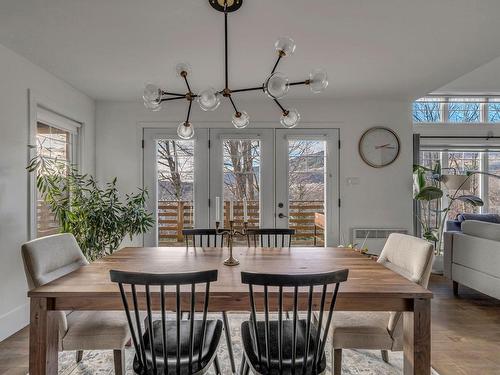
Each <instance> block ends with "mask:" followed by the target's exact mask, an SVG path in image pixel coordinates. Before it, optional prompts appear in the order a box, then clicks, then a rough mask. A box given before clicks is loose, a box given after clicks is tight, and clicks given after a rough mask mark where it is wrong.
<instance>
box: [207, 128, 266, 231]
mask: <svg viewBox="0 0 500 375" xmlns="http://www.w3.org/2000/svg"><path fill="white" fill-rule="evenodd" d="M224 139H259V140H260V179H259V181H260V185H261V191H260V225H261V226H262V227H267V228H272V227H274V142H273V139H274V130H273V129H257V128H253V129H241V130H239V129H227V128H225V129H213V128H212V129H210V157H209V159H210V160H211V163H212V165H211V169H210V202H213V204H211V208H213V209H211V210H210V227H211V228H215V197H216V196H220V197H222V192H223V187H224V181H223V175H224V173H223V150H222V141H223V140H224ZM264 184H265V188H264V189H262V188H263V187H264Z"/></svg>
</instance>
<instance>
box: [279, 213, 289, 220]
mask: <svg viewBox="0 0 500 375" xmlns="http://www.w3.org/2000/svg"><path fill="white" fill-rule="evenodd" d="M278 217H279V218H280V219H283V218H285V217H288V216H286V215H285V214H283V213H281V212H280V213H279V215H278Z"/></svg>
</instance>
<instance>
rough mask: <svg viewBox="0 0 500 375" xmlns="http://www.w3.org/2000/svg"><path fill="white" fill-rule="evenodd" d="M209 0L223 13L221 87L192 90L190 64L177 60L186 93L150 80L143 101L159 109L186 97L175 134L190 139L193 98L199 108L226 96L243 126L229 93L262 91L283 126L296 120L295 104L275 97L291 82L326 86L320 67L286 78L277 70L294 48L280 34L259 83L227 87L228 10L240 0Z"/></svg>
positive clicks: (316, 87) (315, 87)
mask: <svg viewBox="0 0 500 375" xmlns="http://www.w3.org/2000/svg"><path fill="white" fill-rule="evenodd" d="M208 2H209V4H210V5H211V6H212V7H213V8H214V9H216V10H218V11H221V12H223V13H224V75H225V82H224V88H223V89H221V90H215V89H214V88H212V87H209V88H207V89H205V90H202V91H201V92H199V93H198V94H194V93H193V91H192V90H191V86H190V85H189V81H188V77H189V76H190V75H191V67H190V65H189V64H185V63H180V64H177V66H176V67H175V69H176V72H177V74H178V76H179V77H180V78H181V79H182V80H183V81H184V83H185V85H186V89H187V93H186V94H180V93H175V92H170V91H166V90H163V89H161V88H159V87H158V86H155V85H153V84H147V85H146V87H145V88H144V94H143V96H142V97H143V99H144V105H145V106H146V108H148V109H150V110H152V111H159V110H160V109H161V106H162V103H163V102H166V101H171V100H179V99H186V100H187V101H188V103H189V106H188V109H187V115H186V120H185V121H183V122H181V123H180V124H179V127H178V129H177V134H178V135H179V137H180V138H182V139H190V138H192V137H193V136H194V128H193V124H192V123H191V122H190V121H189V119H190V116H191V106H192V104H193V101H195V100H196V101H197V102H198V104H199V106H200V108H201V109H202V110H203V111H214V110H216V109H217V108H218V107H219V104H220V102H221V97H223V98H227V99H229V102H230V103H231V106H232V107H233V110H234V112H233V116H232V123H233V125H234V127H236V128H237V129H243V128H245V127H247V126H248V124H249V123H250V116H249V115H248V113H247V112H245V111H243V110H240V109H238V107H237V105H236V103H235V101H234V100H233V94H236V93H242V92H248V91H262V92H264V93H265V94H266V95H267V96H268V97H269V98H270V99H272V100H273V101H274V102H275V103H276V105H277V106H278V107H279V109H280V111H281V114H282V115H281V118H280V123H281V124H282V125H283V126H284V127H285V128H293V127H294V126H296V125H297V124H298V123H299V121H300V113H299V112H298V111H297V110H296V109H295V108H285V107H284V106H283V105H282V104H281V103H280V102H279V101H278V99H281V98H283V97H284V96H285V95H286V94H287V93H288V91H289V90H290V87H291V86H298V85H305V86H309V88H310V90H311V91H312V92H314V93H319V92H322V91H323V90H325V89H326V87H327V86H328V76H327V73H326V72H325V71H324V70H323V69H314V70H312V71H311V72H310V73H309V79H306V80H303V81H295V82H290V80H289V79H288V76H286V75H285V74H283V73H282V72H279V71H277V70H276V69H277V68H278V65H279V64H280V62H281V61H282V60H283V59H284V58H286V57H290V56H291V55H292V54H293V53H294V52H295V47H296V44H295V41H294V40H293V39H292V38H289V37H281V38H279V39H278V40H277V41H276V43H275V44H274V49H275V52H276V55H277V58H276V62H275V64H274V66H273V68H272V70H271V73H270V74H269V75H268V76H267V78H266V79H265V80H264V83H263V84H262V85H260V86H254V87H248V88H241V89H235V90H233V89H231V86H230V84H229V61H228V55H229V53H228V22H227V16H228V13H230V12H234V11H236V10H238V9H239V8H240V7H241V5H242V2H243V0H208Z"/></svg>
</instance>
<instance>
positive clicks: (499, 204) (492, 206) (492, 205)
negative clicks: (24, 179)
mask: <svg viewBox="0 0 500 375" xmlns="http://www.w3.org/2000/svg"><path fill="white" fill-rule="evenodd" d="M487 163H488V172H489V173H492V174H495V175H497V176H500V152H499V151H492V152H488V160H487ZM485 178H486V179H487V185H486V186H487V187H488V202H487V204H488V212H490V213H495V214H500V179H497V178H494V177H488V176H485Z"/></svg>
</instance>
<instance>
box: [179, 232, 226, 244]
mask: <svg viewBox="0 0 500 375" xmlns="http://www.w3.org/2000/svg"><path fill="white" fill-rule="evenodd" d="M182 235H183V236H184V241H185V242H186V248H188V247H189V245H190V244H191V246H193V247H223V246H224V238H225V237H226V236H224V235H222V234H217V232H216V230H215V229H183V230H182Z"/></svg>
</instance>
